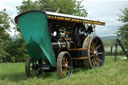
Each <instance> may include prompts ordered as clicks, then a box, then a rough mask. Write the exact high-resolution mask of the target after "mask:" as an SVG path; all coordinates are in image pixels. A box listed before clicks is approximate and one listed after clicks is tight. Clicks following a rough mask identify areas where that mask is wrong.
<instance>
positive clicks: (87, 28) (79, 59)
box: [15, 10, 105, 78]
mask: <svg viewBox="0 0 128 85" xmlns="http://www.w3.org/2000/svg"><path fill="white" fill-rule="evenodd" d="M15 22H16V23H17V24H18V25H19V28H20V31H21V33H22V35H23V38H24V40H25V43H26V48H27V51H28V53H29V55H30V57H28V58H27V60H26V64H25V71H26V75H27V76H28V77H32V76H39V75H40V74H41V72H42V71H44V72H45V71H54V70H56V69H57V72H58V75H59V77H60V78H64V77H66V76H70V75H71V73H72V69H73V66H84V67H85V68H95V67H99V66H102V65H103V64H104V59H105V55H104V53H105V51H104V46H103V43H102V41H101V39H100V38H99V37H98V36H96V35H94V27H93V25H105V23H104V22H99V21H93V20H88V19H85V18H84V17H78V16H72V15H66V14H60V13H53V12H48V11H45V12H44V11H38V10H33V11H28V12H25V13H22V14H20V15H18V16H16V18H15ZM88 24H89V25H88Z"/></svg>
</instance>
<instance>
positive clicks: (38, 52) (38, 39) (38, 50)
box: [17, 11, 56, 67]
mask: <svg viewBox="0 0 128 85" xmlns="http://www.w3.org/2000/svg"><path fill="white" fill-rule="evenodd" d="M17 22H18V25H19V28H20V31H21V33H22V36H23V38H24V40H25V43H26V48H27V51H28V53H29V55H30V57H31V59H32V60H33V61H37V60H38V59H44V60H48V61H49V62H50V64H51V65H52V66H53V67H56V59H55V55H54V52H53V48H52V45H51V40H50V36H49V32H48V22H47V17H46V14H45V12H42V11H30V12H27V13H23V14H21V15H20V16H18V17H17Z"/></svg>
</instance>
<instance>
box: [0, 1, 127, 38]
mask: <svg viewBox="0 0 128 85" xmlns="http://www.w3.org/2000/svg"><path fill="white" fill-rule="evenodd" d="M21 2H22V0H0V10H2V9H4V8H6V9H7V13H8V14H9V15H10V16H11V17H12V18H14V17H15V16H16V15H17V14H16V13H17V11H16V6H18V5H21ZM82 3H83V4H84V7H85V9H86V10H87V12H88V16H87V18H89V19H92V20H99V21H103V22H105V23H106V25H105V26H97V27H96V34H97V35H98V36H102V37H105V36H113V35H115V34H114V33H115V32H116V31H117V30H118V29H119V27H120V26H121V25H122V23H121V22H119V21H118V19H119V15H120V14H121V11H120V9H124V8H126V7H128V0H84V2H82Z"/></svg>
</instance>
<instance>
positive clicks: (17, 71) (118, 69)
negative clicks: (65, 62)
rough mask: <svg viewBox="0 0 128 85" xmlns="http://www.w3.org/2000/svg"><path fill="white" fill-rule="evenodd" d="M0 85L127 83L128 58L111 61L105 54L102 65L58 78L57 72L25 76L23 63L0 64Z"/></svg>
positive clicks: (102, 84) (113, 84) (106, 84)
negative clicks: (32, 76)
mask: <svg viewBox="0 0 128 85" xmlns="http://www.w3.org/2000/svg"><path fill="white" fill-rule="evenodd" d="M0 85H128V60H120V59H118V61H117V62H114V61H113V58H112V57H110V56H106V60H105V65H104V66H103V67H99V68H95V69H90V70H85V69H82V68H76V69H74V70H73V74H72V75H71V77H67V78H64V79H58V76H57V73H56V72H52V73H44V74H43V75H42V76H41V77H40V78H36V77H35V78H29V79H27V78H26V75H25V73H24V63H2V64H0Z"/></svg>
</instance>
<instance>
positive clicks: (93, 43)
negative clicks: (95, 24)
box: [83, 36, 105, 68]
mask: <svg viewBox="0 0 128 85" xmlns="http://www.w3.org/2000/svg"><path fill="white" fill-rule="evenodd" d="M83 48H87V49H88V59H86V60H83V62H84V66H85V67H86V68H95V67H99V66H102V65H104V60H105V51H104V45H103V43H102V41H101V39H100V38H99V37H98V36H93V37H92V36H88V37H87V38H86V39H85V41H84V43H83Z"/></svg>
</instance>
